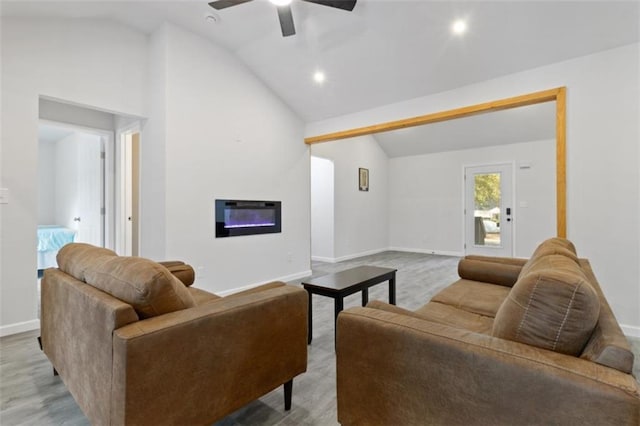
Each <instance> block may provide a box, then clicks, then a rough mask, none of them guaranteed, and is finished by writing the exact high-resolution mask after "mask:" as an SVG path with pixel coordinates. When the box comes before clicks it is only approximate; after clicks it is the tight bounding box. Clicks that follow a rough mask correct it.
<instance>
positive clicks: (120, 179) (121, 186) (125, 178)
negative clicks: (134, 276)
mask: <svg viewBox="0 0 640 426" xmlns="http://www.w3.org/2000/svg"><path fill="white" fill-rule="evenodd" d="M116 132H117V134H118V143H116V144H115V157H117V159H118V161H117V163H116V167H115V175H116V179H115V184H116V186H117V187H118V190H117V197H116V202H115V204H116V207H115V211H116V214H115V229H116V232H115V246H116V247H115V250H116V251H117V252H118V253H120V254H123V255H125V254H127V247H130V248H131V247H132V246H133V241H132V239H131V232H126V227H127V226H128V223H127V222H128V221H127V213H128V207H130V206H129V204H130V200H129V201H127V194H128V193H130V192H131V190H132V187H133V182H132V179H131V168H130V166H131V164H129V163H128V161H127V159H128V158H131V156H132V150H131V145H127V143H126V138H127V137H128V136H131V135H133V134H136V133H137V134H138V146H139V150H141V149H142V125H141V123H140V121H139V120H135V121H133V122H130V123H128V124H127V125H125V126H122V127H118V129H117V130H116ZM137 167H138V172H139V171H140V164H138V165H137ZM138 184H139V185H140V182H138ZM137 193H138V194H140V188H139V187H138V191H137ZM138 201H139V200H138ZM138 205H139V203H138ZM137 213H138V214H137V217H138V218H139V217H140V206H139V207H138V212H137ZM139 225H140V224H139V223H138V227H137V229H138V236H137V237H138V243H139V242H140V226H139ZM127 235H130V238H129V241H127V240H126V236H127ZM138 250H139V247H138ZM134 255H136V256H137V255H139V253H136V254H134Z"/></svg>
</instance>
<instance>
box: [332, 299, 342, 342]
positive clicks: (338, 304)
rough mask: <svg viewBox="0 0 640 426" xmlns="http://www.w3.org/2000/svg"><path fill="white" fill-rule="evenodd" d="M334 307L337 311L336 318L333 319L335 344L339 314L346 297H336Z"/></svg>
mask: <svg viewBox="0 0 640 426" xmlns="http://www.w3.org/2000/svg"><path fill="white" fill-rule="evenodd" d="M333 309H334V313H335V319H334V320H333V341H334V344H335V340H336V337H337V336H338V314H339V313H340V312H342V310H343V309H344V299H343V298H342V297H336V299H335V304H334V305H333Z"/></svg>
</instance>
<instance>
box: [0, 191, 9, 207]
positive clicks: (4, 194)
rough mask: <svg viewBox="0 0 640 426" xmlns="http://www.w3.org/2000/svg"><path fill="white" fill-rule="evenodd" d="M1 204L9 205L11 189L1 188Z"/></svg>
mask: <svg viewBox="0 0 640 426" xmlns="http://www.w3.org/2000/svg"><path fill="white" fill-rule="evenodd" d="M0 204H9V188H0Z"/></svg>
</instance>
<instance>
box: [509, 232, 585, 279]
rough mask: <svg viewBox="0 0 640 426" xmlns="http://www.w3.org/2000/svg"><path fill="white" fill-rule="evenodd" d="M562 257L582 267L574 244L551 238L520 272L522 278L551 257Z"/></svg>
mask: <svg viewBox="0 0 640 426" xmlns="http://www.w3.org/2000/svg"><path fill="white" fill-rule="evenodd" d="M554 254H557V255H561V256H564V257H566V258H568V259H571V260H573V261H574V262H575V263H576V265H580V260H579V259H578V256H577V254H576V248H575V246H574V245H573V243H572V242H571V241H569V240H567V239H565V238H559V237H554V238H549V239H548V240H546V241H544V242H542V243H541V244H540V245H539V246H538V247H537V248H536V250H535V251H534V252H533V254H532V255H531V257H530V258H529V260H528V261H527V263H525V264H524V266H523V267H522V269H521V270H520V277H524V276H525V275H527V274H528V273H529V272H530V271H531V270H532V269H535V268H536V266H535V265H536V263H537V262H538V261H539V260H540V259H542V258H544V257H546V256H549V255H554Z"/></svg>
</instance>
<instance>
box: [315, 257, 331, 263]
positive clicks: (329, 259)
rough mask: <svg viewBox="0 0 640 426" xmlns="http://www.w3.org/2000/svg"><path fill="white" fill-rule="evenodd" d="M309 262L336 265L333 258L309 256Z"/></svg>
mask: <svg viewBox="0 0 640 426" xmlns="http://www.w3.org/2000/svg"><path fill="white" fill-rule="evenodd" d="M311 260H313V261H315V262H326V263H336V259H335V258H333V257H322V256H311Z"/></svg>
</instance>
